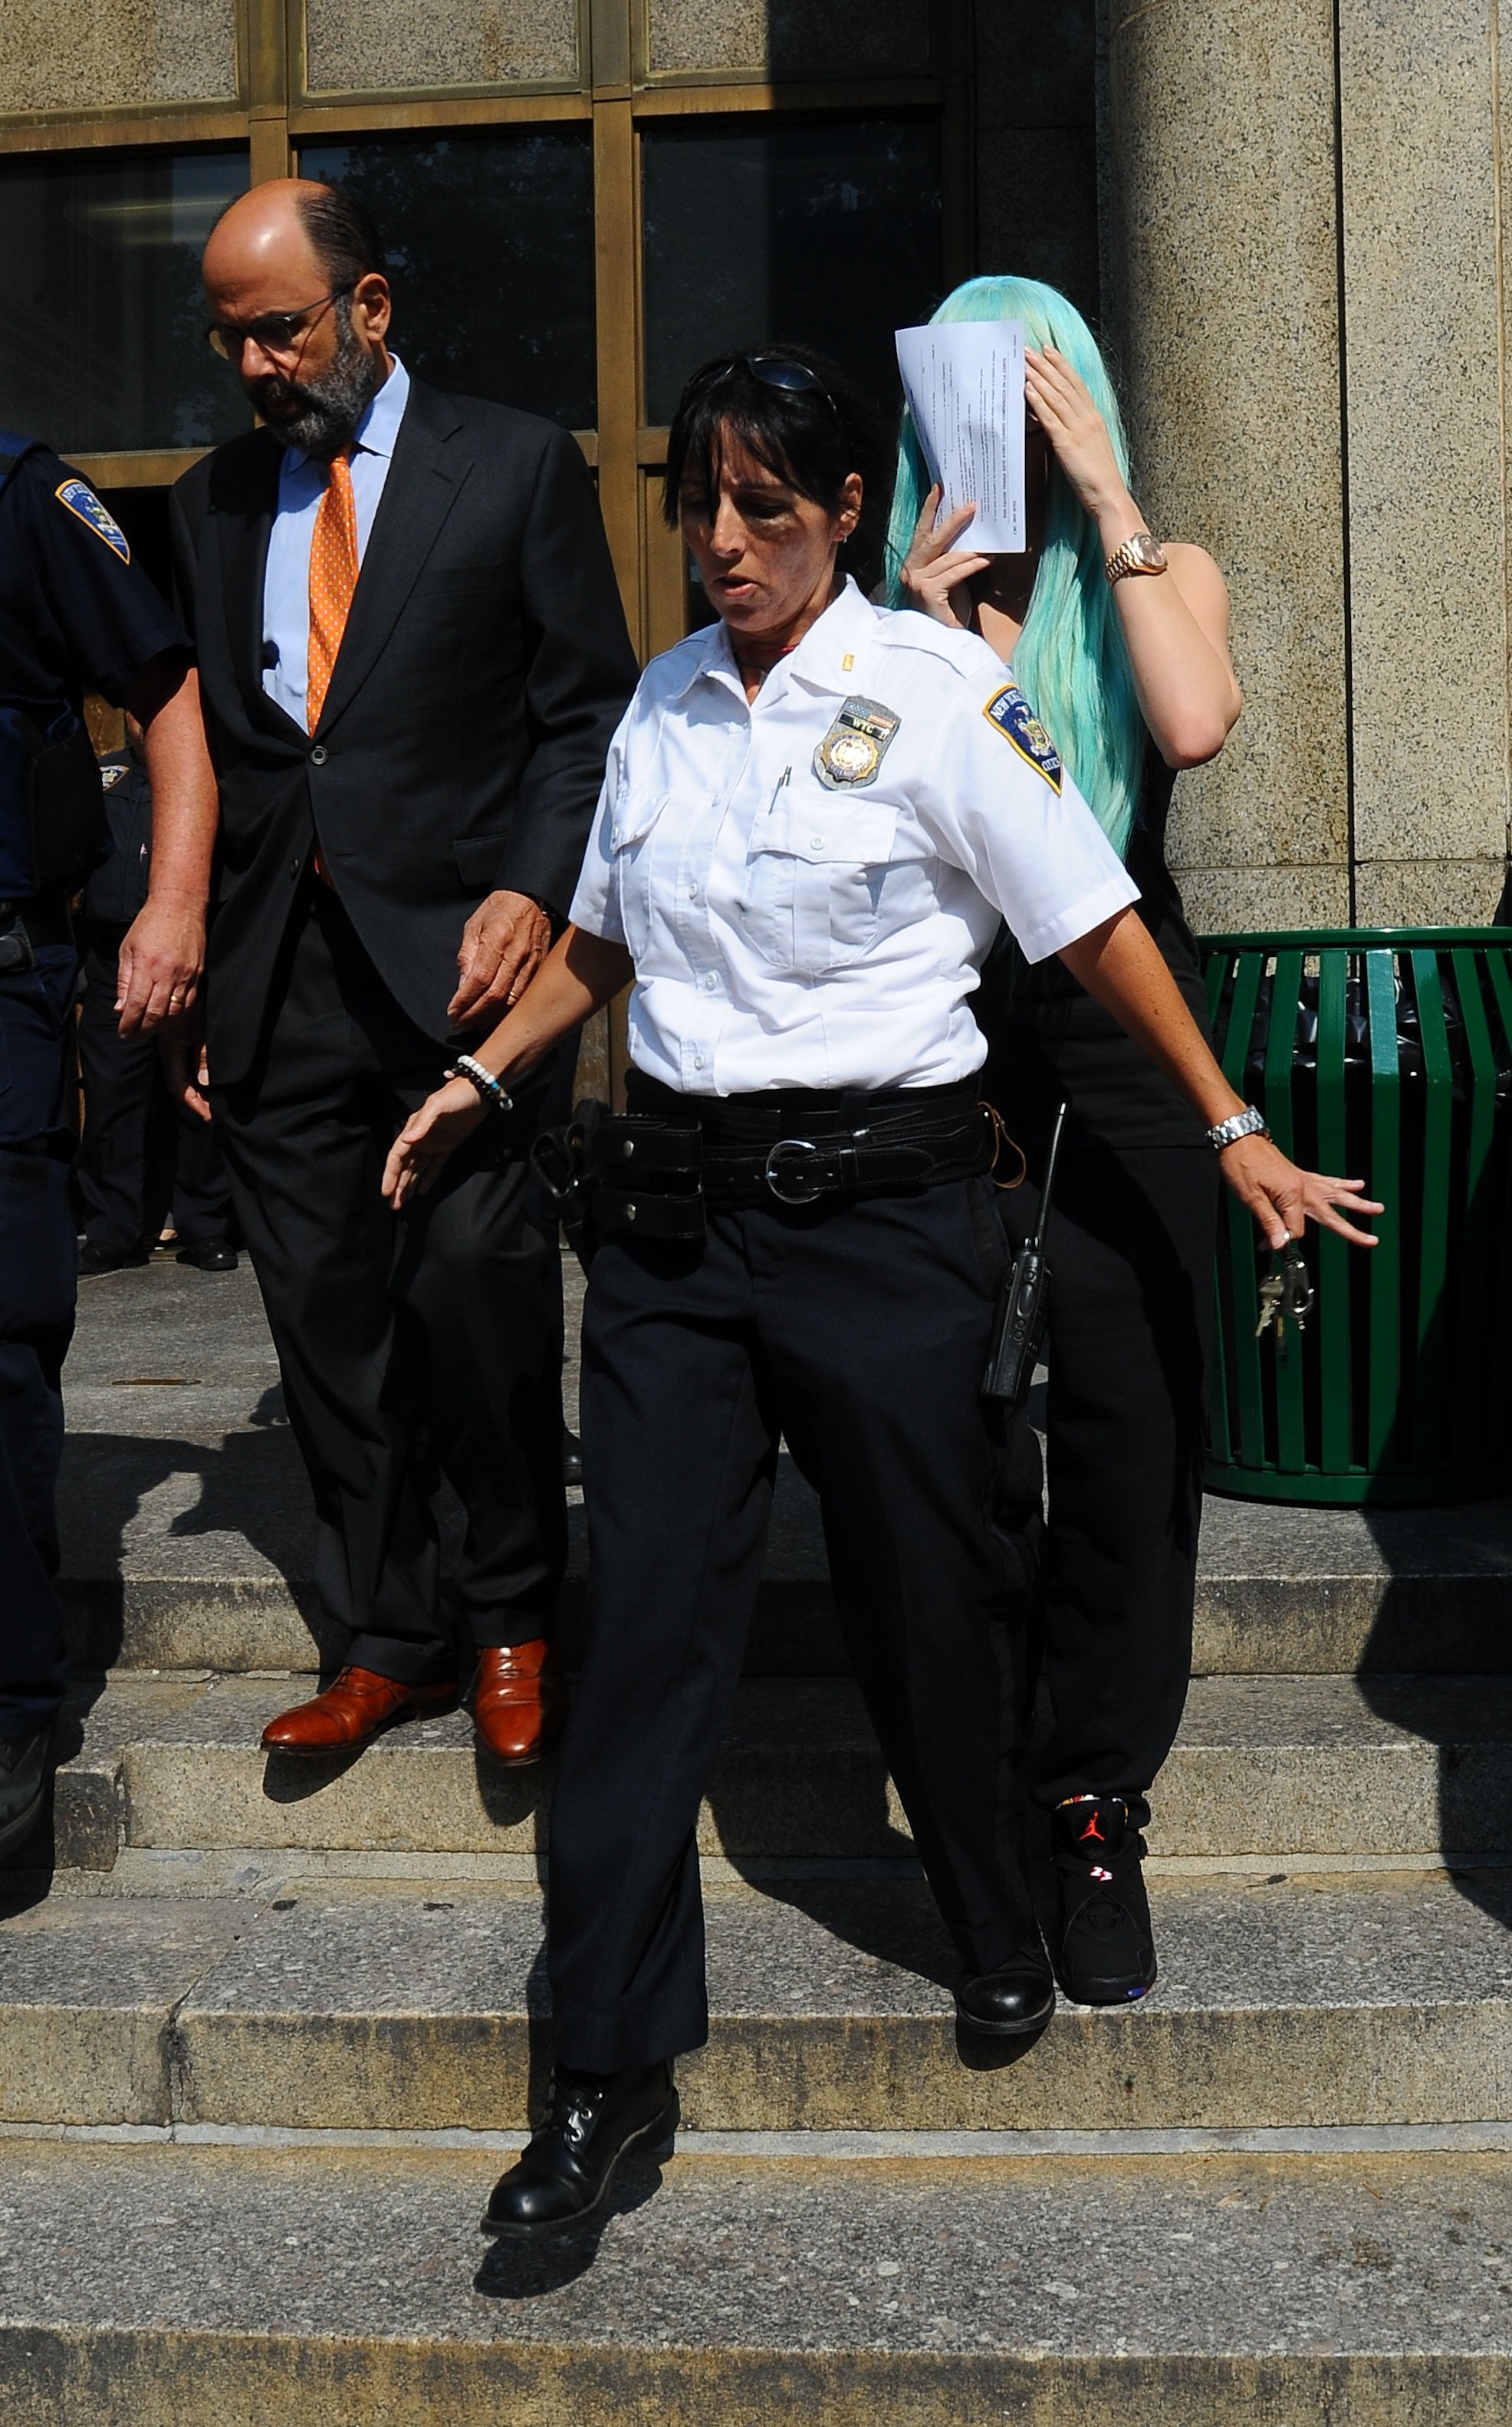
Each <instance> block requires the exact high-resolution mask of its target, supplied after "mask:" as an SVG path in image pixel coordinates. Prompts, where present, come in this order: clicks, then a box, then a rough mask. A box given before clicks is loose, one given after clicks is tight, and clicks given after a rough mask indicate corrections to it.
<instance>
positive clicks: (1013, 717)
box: [982, 683, 1061, 792]
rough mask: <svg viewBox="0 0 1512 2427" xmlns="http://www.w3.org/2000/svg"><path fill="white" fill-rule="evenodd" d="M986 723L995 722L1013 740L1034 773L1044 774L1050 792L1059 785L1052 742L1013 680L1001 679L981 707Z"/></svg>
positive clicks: (1007, 739) (1054, 790)
mask: <svg viewBox="0 0 1512 2427" xmlns="http://www.w3.org/2000/svg"><path fill="white" fill-rule="evenodd" d="M982 713H983V715H984V717H985V718H986V720H987V723H988V724H989V725H996V726H997V728H998V731H999V732H1000V734H1001V735H1002V738H1003V740H1004V741H1010V742H1012V744H1013V746H1014V748H1015V749H1016V751H1017V753H1018V756H1019V757H1020V758H1022V759H1023V760H1024V761H1025V763H1026V764H1027V765H1028V766H1031V767H1032V768H1033V770H1034V773H1035V774H1036V775H1043V776H1044V778H1045V781H1046V782H1047V784H1049V788H1050V790H1051V791H1052V792H1058V791H1059V790H1060V789H1061V761H1060V757H1059V755H1058V754H1057V751H1056V747H1055V744H1054V742H1053V741H1051V740H1050V737H1049V734H1048V733H1047V732H1046V730H1045V727H1044V726H1043V725H1041V723H1040V721H1039V718H1038V717H1037V716H1036V715H1035V714H1034V711H1033V709H1032V708H1031V707H1030V704H1029V702H1028V700H1027V699H1026V698H1025V697H1024V694H1023V692H1021V691H1020V690H1019V688H1018V685H1017V684H1016V683H1004V684H1003V685H1002V688H1001V689H1000V691H995V692H993V694H992V697H991V698H990V699H989V700H988V701H987V702H986V704H985V706H984V709H983V710H982Z"/></svg>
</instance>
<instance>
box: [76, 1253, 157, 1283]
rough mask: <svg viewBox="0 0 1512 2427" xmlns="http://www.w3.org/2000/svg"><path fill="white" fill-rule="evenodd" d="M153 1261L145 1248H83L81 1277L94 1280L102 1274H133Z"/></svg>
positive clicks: (80, 1259) (80, 1267)
mask: <svg viewBox="0 0 1512 2427" xmlns="http://www.w3.org/2000/svg"><path fill="white" fill-rule="evenodd" d="M151 1261H152V1258H151V1255H150V1254H149V1251H148V1249H147V1248H145V1247H81V1248H80V1249H79V1277H80V1279H82V1280H93V1279H97V1277H98V1276H99V1275H100V1274H101V1273H131V1272H135V1271H136V1270H137V1268H138V1265H139V1264H145V1263H150V1262H151Z"/></svg>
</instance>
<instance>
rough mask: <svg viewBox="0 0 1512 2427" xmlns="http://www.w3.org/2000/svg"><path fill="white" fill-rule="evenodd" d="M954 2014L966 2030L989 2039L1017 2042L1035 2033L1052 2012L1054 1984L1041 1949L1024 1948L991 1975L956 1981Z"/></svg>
mask: <svg viewBox="0 0 1512 2427" xmlns="http://www.w3.org/2000/svg"><path fill="white" fill-rule="evenodd" d="M955 2011H956V2012H957V2013H958V2014H959V2015H960V2017H961V2020H962V2022H963V2023H965V2024H966V2026H967V2029H968V2030H973V2031H985V2032H986V2034H987V2035H988V2037H989V2038H991V2039H1019V2038H1023V2037H1027V2035H1028V2033H1029V2032H1031V2031H1037V2030H1039V2029H1040V2028H1042V2027H1043V2026H1044V2025H1045V2024H1046V2023H1048V2022H1049V2018H1050V2016H1051V2015H1052V2014H1053V2013H1054V2012H1055V1982H1054V1980H1053V1979H1052V1978H1051V1976H1050V1967H1049V1964H1048V1963H1047V1962H1046V1961H1045V1951H1044V1949H1043V1947H1041V1946H1038V1945H1036V1946H1032V1947H1026V1948H1025V1950H1024V1952H1023V1954H1022V1955H1017V1956H1016V1957H1015V1958H1014V1961H1013V1962H1012V1963H1000V1964H999V1966H998V1968H997V1970H996V1971H995V1972H978V1973H975V1974H974V1975H972V1976H971V1977H969V1978H968V1979H963V1980H958V1981H957V1982H956V1984H955Z"/></svg>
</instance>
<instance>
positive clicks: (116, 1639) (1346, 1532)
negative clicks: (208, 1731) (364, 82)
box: [59, 1262, 1512, 1676]
mask: <svg viewBox="0 0 1512 2427" xmlns="http://www.w3.org/2000/svg"><path fill="white" fill-rule="evenodd" d="M565 1274H566V1280H567V1288H568V1298H569V1306H570V1308H571V1309H572V1310H574V1311H575V1310H576V1307H577V1302H578V1298H579V1295H580V1292H579V1290H578V1287H577V1276H576V1271H575V1268H574V1267H573V1266H571V1265H570V1264H568V1265H567V1266H566V1267H565ZM566 1383H567V1401H568V1409H569V1414H573V1413H575V1412H576V1406H577V1399H576V1391H577V1351H576V1326H575V1323H574V1322H569V1350H568V1360H567V1368H566ZM65 1384H66V1390H67V1397H68V1410H69V1426H70V1439H69V1442H68V1445H67V1450H66V1453H65V1459H64V1470H63V1482H62V1489H61V1492H60V1495H59V1498H60V1513H61V1518H62V1530H63V1546H64V1557H63V1577H62V1591H63V1598H64V1604H65V1609H66V1612H67V1617H68V1621H69V1628H70V1635H71V1638H72V1642H73V1653H74V1657H75V1659H76V1661H77V1662H78V1664H79V1666H80V1667H82V1668H85V1669H109V1668H115V1667H117V1666H125V1667H131V1668H142V1669H215V1670H308V1669H312V1668H314V1667H316V1666H317V1664H318V1662H319V1661H320V1660H321V1659H330V1658H332V1657H333V1656H337V1655H339V1650H340V1646H339V1644H338V1643H337V1642H335V1641H334V1640H333V1639H331V1638H330V1637H328V1636H327V1635H326V1634H324V1633H323V1632H322V1628H321V1623H320V1621H319V1620H318V1617H317V1612H316V1605H315V1596H314V1591H313V1587H312V1584H311V1575H312V1570H313V1548H314V1540H313V1523H312V1518H311V1512H310V1502H309V1494H308V1492H307V1490H306V1489H305V1484H304V1477H303V1472H302V1470H301V1465H300V1461H299V1457H298V1453H297V1451H296V1449H295V1447H294V1443H293V1440H292V1438H291V1436H290V1434H289V1430H288V1426H287V1423H286V1420H285V1414H284V1408H283V1399H282V1393H281V1392H280V1389H279V1383H278V1367H277V1363H276V1360H274V1357H273V1354H272V1348H271V1344H270V1343H269V1341H268V1330H267V1326H266V1324H265V1323H264V1321H263V1315H262V1309H261V1304H260V1302H259V1300H258V1296H257V1291H256V1284H255V1282H254V1280H253V1279H252V1272H251V1269H250V1267H248V1266H247V1265H246V1264H245V1262H244V1263H243V1265H242V1268H241V1270H240V1271H239V1272H236V1273H232V1274H226V1275H214V1274H202V1273H195V1272H192V1271H187V1270H186V1269H185V1268H184V1267H182V1266H180V1265H177V1264H172V1263H169V1264H154V1265H151V1266H149V1267H147V1268H146V1269H145V1270H143V1271H140V1272H133V1273H117V1274H112V1275H110V1276H108V1277H106V1279H100V1280H95V1281H90V1282H89V1283H88V1284H87V1285H86V1286H85V1289H84V1292H83V1295H82V1299H81V1306H80V1321H79V1331H78V1337H77V1340H76V1342H75V1344H74V1347H73V1352H72V1354H71V1356H70V1359H69V1362H68V1367H67V1371H66V1375H65ZM573 1526H574V1548H573V1561H572V1570H571V1574H570V1577H569V1583H568V1589H567V1594H566V1607H565V1612H564V1616H565V1621H566V1636H567V1639H568V1642H569V1645H570V1642H571V1640H572V1637H573V1632H574V1628H575V1625H576V1615H577V1609H578V1607H579V1606H580V1603H581V1596H582V1583H583V1574H584V1565H585V1560H584V1545H583V1521H582V1510H581V1507H580V1506H579V1507H575V1509H574V1510H573ZM1509 1608H1512V1500H1496V1501H1487V1502H1484V1503H1480V1504H1474V1505H1471V1506H1470V1507H1460V1508H1441V1509H1427V1510H1403V1509H1382V1510H1358V1509H1315V1510H1309V1509H1299V1508H1278V1507H1260V1506H1258V1505H1254V1504H1247V1503H1244V1502H1240V1501H1226V1500H1219V1499H1213V1498H1210V1500H1209V1502H1208V1506H1207V1510H1206V1513H1205V1518H1204V1529H1203V1544H1202V1557H1201V1567H1200V1574H1199V1581H1198V1591H1197V1609H1196V1643H1195V1659H1194V1666H1195V1668H1196V1670H1198V1672H1199V1673H1202V1674H1212V1675H1235V1676H1239V1675H1264V1674H1272V1673H1275V1674H1280V1675H1295V1674H1300V1673H1304V1672H1306V1673H1309V1674H1312V1675H1324V1676H1326V1675H1334V1674H1341V1673H1343V1672H1345V1671H1352V1670H1369V1671H1373V1672H1380V1673H1383V1674H1388V1675H1390V1674H1392V1673H1396V1672H1401V1671H1406V1670H1430V1671H1434V1672H1437V1673H1440V1674H1447V1673H1460V1674H1508V1673H1512V1622H1509V1619H1508V1611H1509ZM747 1667H748V1670H749V1671H750V1673H751V1674H753V1675H758V1676H782V1675H793V1676H837V1675H840V1674H843V1672H844V1670H845V1667H846V1662H845V1655H844V1652H843V1650H842V1648H841V1645H840V1641H839V1637H838V1632H837V1626H836V1622H835V1614H834V1607H833V1604H832V1602H831V1599H830V1592H829V1584H828V1572H827V1569H826V1566H825V1560H824V1549H823V1542H822V1539H821V1532H820V1526H819V1515H818V1509H817V1507H816V1504H815V1501H814V1497H813V1494H812V1493H811V1492H810V1491H809V1490H807V1488H806V1486H805V1484H804V1483H803V1481H802V1479H801V1478H800V1477H799V1476H798V1475H797V1474H795V1473H794V1472H793V1471H792V1468H791V1465H790V1461H789V1460H788V1459H786V1458H785V1459H784V1460H783V1462H782V1472H781V1475H780V1478H779V1485H778V1494H777V1505H776V1509H775V1513H774V1518H773V1523H772V1536H771V1539H770V1542H769V1546H768V1557H767V1573H766V1579H765V1582H764V1584H763V1587H762V1591H761V1599H760V1606H759V1609H758V1613H757V1618H756V1627H755V1630H754V1633H753V1636H752V1641H751V1647H750V1654H749V1658H748V1662H747Z"/></svg>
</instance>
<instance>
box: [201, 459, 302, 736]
mask: <svg viewBox="0 0 1512 2427" xmlns="http://www.w3.org/2000/svg"><path fill="white" fill-rule="evenodd" d="M283 460H284V450H283V448H281V447H280V446H279V444H278V441H277V439H275V438H271V437H267V438H266V443H265V444H264V445H263V446H262V447H260V448H258V450H257V452H256V455H255V456H254V458H253V459H252V467H251V471H250V476H249V478H248V480H247V481H246V484H245V486H244V488H243V490H242V493H241V495H240V496H239V497H236V500H235V501H234V502H232V501H227V502H225V503H223V504H222V505H221V507H220V509H219V544H220V572H221V581H222V585H223V596H224V601H225V618H226V632H227V636H228V638H229V640H230V643H231V656H232V661H233V663H234V665H235V667H236V677H237V680H238V681H239V683H240V685H241V688H242V692H243V694H244V696H245V698H246V701H247V705H248V708H249V709H250V710H251V711H252V715H253V717H254V718H255V719H256V721H257V722H258V723H259V724H261V725H268V722H269V720H271V722H272V725H273V726H274V729H275V730H277V731H280V732H286V733H290V734H294V735H297V736H298V738H299V740H300V741H301V742H302V741H303V739H304V736H303V735H302V734H301V732H300V728H299V726H298V725H295V724H294V723H293V721H292V719H291V718H289V717H287V716H285V713H284V711H283V709H281V708H278V707H277V706H275V704H274V702H273V701H272V700H270V699H269V698H268V693H267V692H265V691H264V689H263V578H264V575H265V573H266V571H267V568H268V534H269V532H270V531H271V530H272V528H273V516H274V513H276V512H277V509H278V475H279V466H280V464H282V462H283Z"/></svg>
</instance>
